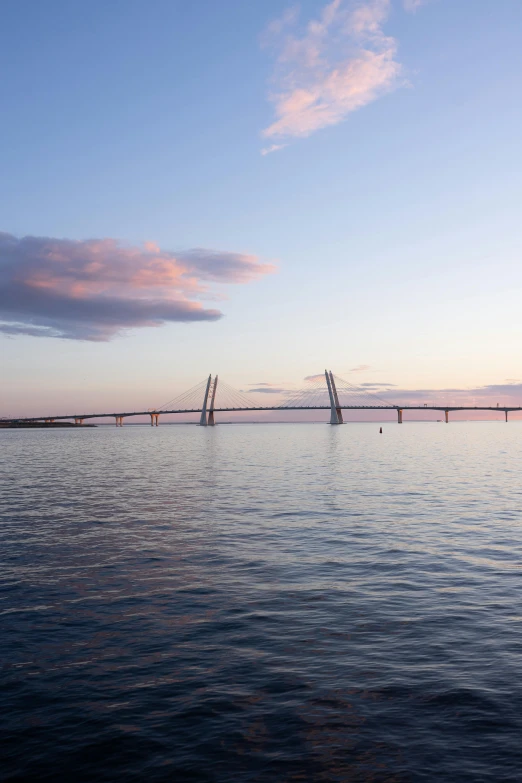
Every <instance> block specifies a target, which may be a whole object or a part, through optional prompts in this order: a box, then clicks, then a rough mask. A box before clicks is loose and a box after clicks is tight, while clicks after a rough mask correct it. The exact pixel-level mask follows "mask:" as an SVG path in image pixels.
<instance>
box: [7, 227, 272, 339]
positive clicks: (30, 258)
mask: <svg viewBox="0 0 522 783" xmlns="http://www.w3.org/2000/svg"><path fill="white" fill-rule="evenodd" d="M273 270H274V267H273V266H272V265H270V264H262V263H260V262H259V261H258V259H257V258H256V257H255V256H250V255H244V254H241V253H231V252H219V251H216V250H207V249H202V248H197V249H192V250H186V251H183V252H179V253H173V252H170V251H165V250H161V249H160V248H159V247H158V246H157V245H155V244H154V243H146V244H145V245H144V246H143V247H128V246H124V245H122V244H120V243H119V242H117V241H116V240H115V239H92V240H86V241H80V242H78V241H73V240H69V239H55V238H49V237H31V236H27V237H23V238H22V239H18V238H17V237H14V236H12V235H11V234H5V233H0V332H3V333H4V334H7V335H12V336H15V335H20V334H26V335H32V336H45V337H66V338H69V339H75V340H97V341H103V340H109V339H110V338H111V337H113V336H114V335H116V334H118V333H119V332H121V331H122V330H124V329H127V328H131V327H134V328H135V327H144V326H160V325H161V324H164V323H166V322H170V321H185V322H190V321H213V320H216V319H218V318H221V316H222V313H221V312H220V311H219V310H216V309H208V308H205V307H203V306H202V304H201V302H200V301H198V300H199V299H203V298H212V297H213V296H214V297H215V294H213V289H212V288H211V287H209V284H215V283H248V282H250V281H252V280H255V279H257V278H259V277H261V276H262V275H265V274H267V273H269V272H272V271H273Z"/></svg>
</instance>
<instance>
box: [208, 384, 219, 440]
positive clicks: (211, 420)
mask: <svg viewBox="0 0 522 783" xmlns="http://www.w3.org/2000/svg"><path fill="white" fill-rule="evenodd" d="M217 385H218V377H217V375H216V377H215V378H214V383H213V384H212V396H211V398H210V410H209V412H208V426H209V427H213V426H214V424H215V421H214V402H215V400H216V391H217Z"/></svg>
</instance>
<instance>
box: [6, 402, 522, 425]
mask: <svg viewBox="0 0 522 783" xmlns="http://www.w3.org/2000/svg"><path fill="white" fill-rule="evenodd" d="M339 407H340V408H341V409H342V410H359V411H361V410H365V411H366V410H368V411H369V410H382V411H440V412H442V413H444V412H445V411H497V412H499V413H500V412H502V413H505V412H506V411H507V412H508V413H510V412H512V411H522V407H511V406H501V407H500V406H492V405H491V406H490V405H484V406H482V405H474V406H469V405H340V406H339ZM319 410H322V411H328V410H330V406H329V405H300V406H297V405H296V406H288V407H284V406H277V405H276V406H270V405H268V406H262V407H260V406H256V407H251V408H214V412H215V413H234V412H248V411H250V412H254V411H279V412H283V411H319ZM201 411H202V409H201V408H185V409H176V410H160V411H114V412H112V413H71V414H68V415H46V416H28V417H24V418H16V419H2V420H1V421H9V422H32V421H44V420H45V419H53V420H54V421H64V420H68V419H107V418H114V417H116V416H122V417H123V418H128V417H131V416H150V414H151V413H159V414H161V415H171V414H186V413H201Z"/></svg>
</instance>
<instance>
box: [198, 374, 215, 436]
mask: <svg viewBox="0 0 522 783" xmlns="http://www.w3.org/2000/svg"><path fill="white" fill-rule="evenodd" d="M211 383H212V375H209V376H208V381H207V387H206V389H205V397H204V398H203V407H202V408H201V416H200V419H199V426H200V427H206V426H207V403H208V393H209V391H210V384H211Z"/></svg>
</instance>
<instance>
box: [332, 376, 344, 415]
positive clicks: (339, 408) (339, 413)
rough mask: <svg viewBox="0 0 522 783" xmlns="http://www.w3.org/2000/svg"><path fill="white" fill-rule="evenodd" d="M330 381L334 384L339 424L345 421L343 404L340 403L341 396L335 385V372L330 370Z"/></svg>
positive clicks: (333, 389) (333, 390)
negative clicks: (338, 394)
mask: <svg viewBox="0 0 522 783" xmlns="http://www.w3.org/2000/svg"><path fill="white" fill-rule="evenodd" d="M330 383H331V384H332V392H333V397H334V402H335V410H336V411H337V423H338V424H344V421H343V412H342V410H341V406H340V405H339V397H338V396H337V388H336V386H335V378H334V375H333V372H332V371H331V370H330Z"/></svg>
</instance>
